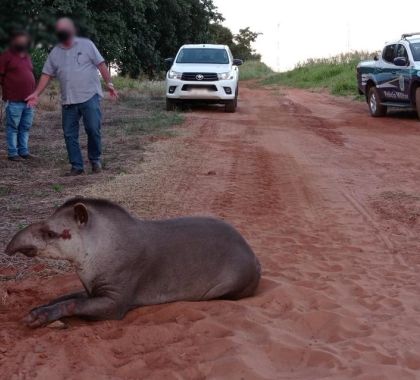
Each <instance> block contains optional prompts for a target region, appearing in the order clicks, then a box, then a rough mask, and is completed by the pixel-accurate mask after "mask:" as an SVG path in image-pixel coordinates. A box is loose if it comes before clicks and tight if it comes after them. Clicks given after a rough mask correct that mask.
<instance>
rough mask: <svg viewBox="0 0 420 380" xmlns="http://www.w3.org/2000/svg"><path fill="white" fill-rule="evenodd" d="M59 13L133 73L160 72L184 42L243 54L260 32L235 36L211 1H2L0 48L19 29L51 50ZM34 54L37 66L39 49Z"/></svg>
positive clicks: (111, 60)
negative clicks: (220, 46) (211, 44)
mask: <svg viewBox="0 0 420 380" xmlns="http://www.w3.org/2000/svg"><path fill="white" fill-rule="evenodd" d="M17 9H18V10H19V11H18V12H16V10H17ZM63 16H67V17H71V18H73V19H74V20H76V23H77V26H78V28H79V31H80V34H81V35H82V36H86V37H89V38H91V39H92V40H93V41H94V42H95V43H96V44H97V46H98V48H99V50H100V51H101V53H102V54H103V56H104V58H105V59H106V60H107V62H109V63H113V64H115V65H116V66H117V67H118V68H119V69H120V71H121V73H122V74H124V75H129V76H131V77H138V76H139V75H140V74H142V73H146V74H147V75H148V76H153V75H154V74H155V73H158V72H160V71H162V70H163V60H164V58H167V57H171V56H174V55H175V54H176V51H177V50H178V49H179V47H180V46H181V45H183V44H185V43H208V42H215V43H223V44H227V45H229V46H231V48H232V50H234V51H237V52H238V54H239V53H240V54H241V55H240V57H241V56H243V58H245V59H247V58H249V57H250V56H253V54H254V52H253V50H252V48H251V45H252V43H253V42H254V41H255V39H256V38H257V36H258V34H257V33H253V32H251V31H250V30H249V28H246V29H243V30H241V31H240V33H239V35H235V36H233V34H232V32H231V31H230V30H229V29H228V28H226V27H224V26H222V25H221V24H220V22H222V21H223V17H222V15H221V14H220V13H219V12H218V10H217V7H216V6H215V5H214V3H213V0H0V51H1V50H2V49H3V48H4V47H5V46H6V45H7V36H8V34H9V33H10V32H11V31H12V30H14V29H21V28H25V29H27V30H28V32H29V33H30V34H31V35H32V37H33V40H34V43H35V46H36V47H37V48H39V49H41V50H43V51H49V50H50V49H51V48H52V46H53V45H54V44H55V43H56V38H55V35H54V23H55V21H56V19H57V18H58V17H63ZM37 57H38V58H39V59H38V61H39V62H38V61H37V62H38V63H37V64H38V65H39V64H40V63H41V62H40V60H41V59H42V54H37Z"/></svg>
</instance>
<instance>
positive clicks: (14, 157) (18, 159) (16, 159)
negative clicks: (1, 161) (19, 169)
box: [7, 156, 22, 162]
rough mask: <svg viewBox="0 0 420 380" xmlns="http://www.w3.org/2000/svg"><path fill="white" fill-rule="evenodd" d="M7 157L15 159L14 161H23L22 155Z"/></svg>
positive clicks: (11, 159)
mask: <svg viewBox="0 0 420 380" xmlns="http://www.w3.org/2000/svg"><path fill="white" fill-rule="evenodd" d="M7 159H8V160H9V161H13V162H19V161H22V159H21V158H20V156H13V157H7Z"/></svg>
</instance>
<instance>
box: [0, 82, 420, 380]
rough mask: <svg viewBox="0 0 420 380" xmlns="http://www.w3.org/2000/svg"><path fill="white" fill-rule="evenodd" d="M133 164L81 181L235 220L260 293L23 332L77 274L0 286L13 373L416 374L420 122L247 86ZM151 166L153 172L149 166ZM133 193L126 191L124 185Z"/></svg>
mask: <svg viewBox="0 0 420 380" xmlns="http://www.w3.org/2000/svg"><path fill="white" fill-rule="evenodd" d="M180 130H181V134H180V135H179V136H177V137H175V138H173V139H171V140H167V141H162V142H161V143H157V144H156V147H155V148H154V151H153V152H152V153H150V155H149V156H148V158H147V160H146V163H145V164H144V166H142V167H141V168H140V169H138V171H137V172H133V173H131V174H130V175H127V176H126V177H122V178H117V179H116V181H115V182H114V183H111V184H107V185H106V186H102V187H98V188H96V189H88V190H87V191H86V194H97V195H102V196H108V197H110V198H112V199H114V200H117V201H121V202H123V203H124V204H125V205H126V206H127V207H128V208H130V209H131V210H132V211H133V212H136V213H137V214H139V215H142V216H147V217H157V216H174V215H186V214H210V215H216V216H219V217H222V218H224V219H226V220H228V221H230V222H231V223H233V224H234V225H235V226H236V227H237V228H238V229H239V230H240V231H241V232H242V233H243V234H244V235H245V237H246V238H247V239H248V241H249V242H250V244H251V246H252V247H253V248H254V250H255V252H256V254H257V255H258V256H259V258H260V260H261V263H262V266H263V280H262V282H261V286H260V288H259V290H258V293H257V295H256V296H255V297H253V298H249V299H245V300H241V301H238V302H228V301H214V302H205V303H177V304H171V305H162V306H157V307H147V308H141V309H137V310H135V311H133V312H131V313H129V314H128V315H127V317H126V318H125V319H124V320H123V321H119V322H114V321H112V322H97V323H87V322H83V321H79V320H69V321H67V323H68V325H69V328H68V329H66V330H52V329H48V328H45V329H39V330H35V331H33V330H29V329H26V328H25V327H23V326H22V325H21V323H20V322H19V319H20V318H21V317H23V316H24V314H25V312H26V311H28V310H29V309H30V308H31V307H34V306H36V305H38V304H40V303H45V302H46V301H48V299H50V298H52V297H53V296H56V295H60V294H63V293H65V292H67V291H71V290H74V289H77V288H78V287H80V285H79V283H78V280H77V278H76V277H75V276H74V275H67V276H64V277H55V278H51V279H46V280H40V279H37V278H31V279H27V280H24V281H22V282H19V283H12V282H8V283H5V284H3V285H1V286H2V288H1V289H0V292H3V293H0V297H1V296H2V294H3V297H2V298H1V303H0V307H1V308H0V311H1V313H0V367H1V375H0V377H1V378H2V379H3V378H4V379H26V378H34V379H43V380H46V379H59V378H60V379H91V378H96V379H146V378H147V379H162V378H166V379H206V378H208V379H334V380H337V379H360V380H361V379H366V380H367V379H390V380H391V379H392V380H395V379H416V378H419V377H420V318H419V317H420V297H419V295H420V255H419V246H420V243H419V242H418V238H417V237H418V235H419V231H420V222H419V220H418V217H419V216H420V191H419V190H418V189H419V186H420V162H419V158H420V122H418V121H417V120H416V119H415V116H414V115H404V114H394V115H391V116H390V117H388V118H384V119H372V118H370V117H369V116H368V113H367V107H366V105H365V104H362V103H357V102H352V101H350V100H346V99H337V98H333V97H331V96H329V95H325V94H317V93H310V92H306V91H301V90H288V89H282V90H281V91H280V92H279V91H271V90H266V89H258V90H255V89H252V90H251V89H250V88H243V89H242V93H241V102H240V108H239V112H238V113H237V114H232V115H227V114H224V113H223V112H220V111H219V110H217V109H207V110H194V111H193V112H192V113H190V114H188V115H187V122H186V123H185V125H184V126H183V127H181V129H180ZM148 173H149V174H148ZM127 194H128V195H127Z"/></svg>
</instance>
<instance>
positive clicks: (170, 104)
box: [166, 98, 177, 111]
mask: <svg viewBox="0 0 420 380" xmlns="http://www.w3.org/2000/svg"><path fill="white" fill-rule="evenodd" d="M176 106H177V104H176V101H175V100H173V99H169V98H166V111H176Z"/></svg>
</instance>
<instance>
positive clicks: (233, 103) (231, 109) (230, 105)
mask: <svg viewBox="0 0 420 380" xmlns="http://www.w3.org/2000/svg"><path fill="white" fill-rule="evenodd" d="M238 93H239V88H238V87H237V88H236V96H235V99H233V100H229V101H228V102H227V103H226V105H225V111H226V112H228V113H235V112H236V108H237V107H238Z"/></svg>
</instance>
